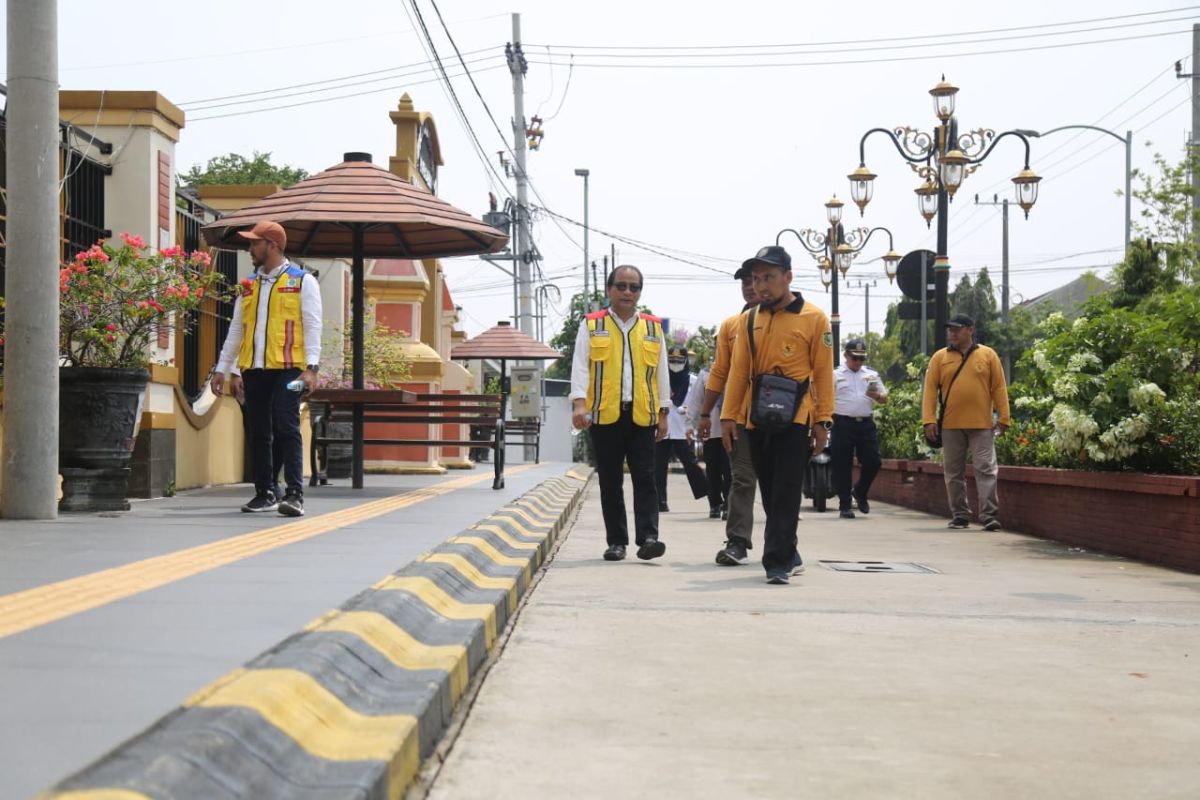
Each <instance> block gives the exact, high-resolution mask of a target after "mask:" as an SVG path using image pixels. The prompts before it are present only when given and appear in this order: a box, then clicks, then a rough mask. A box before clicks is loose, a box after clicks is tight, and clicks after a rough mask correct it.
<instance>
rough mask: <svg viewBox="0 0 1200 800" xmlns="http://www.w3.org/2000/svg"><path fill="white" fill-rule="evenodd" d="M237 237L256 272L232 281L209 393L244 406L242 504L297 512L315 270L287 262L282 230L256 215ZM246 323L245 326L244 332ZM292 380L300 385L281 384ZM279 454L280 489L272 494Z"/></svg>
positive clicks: (316, 293) (316, 312)
mask: <svg viewBox="0 0 1200 800" xmlns="http://www.w3.org/2000/svg"><path fill="white" fill-rule="evenodd" d="M238 235H239V236H241V237H243V238H245V239H248V240H249V241H250V260H251V262H252V263H253V264H254V267H255V272H254V274H253V275H251V276H250V277H249V278H243V279H242V280H241V281H240V282H239V286H240V288H241V296H240V297H239V298H238V299H237V300H236V301H235V302H234V306H233V319H232V320H231V321H230V324H229V334H228V335H227V336H226V338H225V345H224V347H222V348H221V357H220V359H219V360H218V361H217V369H216V374H214V375H213V378H212V390H213V393H214V394H216V395H217V396H218V397H220V396H221V395H222V394H224V390H225V373H226V372H229V373H232V374H231V376H230V378H229V391H230V393H231V394H232V395H233V396H234V398H235V399H236V400H237V401H238V402H239V403H242V405H243V410H244V411H245V414H246V418H247V423H248V426H249V433H250V448H251V449H250V452H251V460H252V462H253V466H254V489H255V495H254V498H253V499H252V500H250V502H248V503H246V504H245V505H243V506H242V511H247V512H253V511H276V510H278V511H279V513H280V514H283V515H285V516H289V517H299V516H303V515H304V441H303V439H302V437H301V435H300V400H301V399H302V398H304V397H307V396H308V395H309V394H310V393H311V392H312V390H313V389H315V388H316V387H317V372H318V370H319V369H320V362H321V289H320V286H319V285H318V284H317V279H316V276H315V275H312V274H310V273H307V272H305V271H304V270H303V269H301V268H300V267H297V266H296V265H294V264H292V263H290V262H289V261H288V260H287V258H286V257H285V256H284V254H283V252H284V250H285V249H286V248H287V233H286V232H285V231H284V230H283V227H282V226H281V225H279V224H278V223H275V222H270V221H267V220H263V221H262V222H259V223H257V224H256V225H255V226H254V227H253V228H252V229H250V230H249V231H242V232H241V233H239V234H238ZM247 329H248V330H249V333H247V332H246V331H247ZM296 380H299V381H301V382H302V383H303V388H302V389H301V390H300V391H293V390H291V389H289V388H288V384H289V383H292V382H293V381H296ZM280 461H282V467H283V474H284V480H285V481H286V483H287V491H286V493H285V494H284V495H283V497H282V498H280V496H279V485H278V479H279V467H280V463H279V462H280Z"/></svg>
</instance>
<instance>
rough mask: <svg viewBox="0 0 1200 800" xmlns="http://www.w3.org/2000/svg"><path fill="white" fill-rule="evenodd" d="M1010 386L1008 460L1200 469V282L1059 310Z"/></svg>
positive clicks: (1004, 450)
mask: <svg viewBox="0 0 1200 800" xmlns="http://www.w3.org/2000/svg"><path fill="white" fill-rule="evenodd" d="M1040 333H1041V338H1040V339H1039V340H1038V341H1037V343H1036V344H1035V345H1034V346H1033V347H1032V348H1030V350H1028V351H1027V352H1026V354H1025V356H1024V358H1023V359H1022V360H1021V367H1022V369H1021V372H1020V374H1021V375H1022V376H1023V377H1022V379H1021V380H1020V381H1019V382H1018V383H1016V384H1014V385H1013V386H1011V387H1010V401H1011V406H1012V416H1013V428H1012V430H1011V431H1010V433H1009V434H1008V435H1006V436H1003V437H1000V439H998V440H997V449H998V451H999V456H1000V460H1001V463H1006V464H1027V465H1037V466H1061V467H1071V468H1075V469H1119V470H1136V471H1143V472H1166V473H1176V474H1200V374H1198V367H1200V287H1197V286H1196V285H1193V284H1187V285H1185V286H1183V287H1180V288H1177V289H1175V290H1173V291H1171V292H1164V293H1160V294H1155V295H1152V296H1150V297H1149V298H1147V299H1145V300H1144V301H1142V302H1141V303H1140V304H1138V305H1136V306H1135V307H1133V308H1112V307H1111V306H1110V305H1108V300H1107V298H1106V297H1098V298H1095V299H1093V300H1092V301H1091V302H1090V303H1088V304H1087V306H1085V311H1084V313H1083V315H1082V316H1080V317H1079V318H1078V319H1076V320H1075V321H1074V322H1067V321H1066V320H1064V319H1063V318H1062V317H1061V315H1051V316H1050V317H1048V318H1047V319H1046V320H1045V322H1044V323H1043V324H1042V328H1041V332H1040Z"/></svg>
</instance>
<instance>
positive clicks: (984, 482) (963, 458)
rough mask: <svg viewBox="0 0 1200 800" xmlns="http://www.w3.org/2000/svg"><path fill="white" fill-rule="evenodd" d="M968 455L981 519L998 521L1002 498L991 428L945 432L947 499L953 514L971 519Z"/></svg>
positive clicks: (943, 433)
mask: <svg viewBox="0 0 1200 800" xmlns="http://www.w3.org/2000/svg"><path fill="white" fill-rule="evenodd" d="M968 452H970V454H971V463H972V464H973V465H974V467H975V490H976V492H977V494H978V498H977V499H978V503H979V519H980V521H981V522H983V523H985V524H986V523H988V522H991V521H992V520H994V519H996V514H998V513H999V511H1000V496H999V493H998V491H997V488H996V435H995V432H994V431H993V430H992V429H991V428H982V429H980V428H949V429H944V430H942V454H943V458H944V464H943V466H944V469H945V474H946V496H947V499H949V501H950V513H951V514H952V515H953V516H955V517H960V518H962V519H970V518H971V506H970V505H969V504H968V503H967V453H968Z"/></svg>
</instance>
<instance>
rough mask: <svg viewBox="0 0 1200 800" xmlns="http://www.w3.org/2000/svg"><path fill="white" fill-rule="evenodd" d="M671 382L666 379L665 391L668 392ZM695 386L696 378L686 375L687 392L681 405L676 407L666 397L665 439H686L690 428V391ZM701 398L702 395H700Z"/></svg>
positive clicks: (689, 374)
mask: <svg viewBox="0 0 1200 800" xmlns="http://www.w3.org/2000/svg"><path fill="white" fill-rule="evenodd" d="M670 384H671V380H670V378H669V377H668V378H667V389H668V391H669V390H670ZM696 385H697V382H696V376H695V375H692V374H691V373H688V390H687V394H686V395H685V396H684V400H683V405H682V406H677V405H675V403H674V402H672V401H671V397H670V395H667V438H668V439H687V434H688V430H689V429H690V428H691V427H692V426H691V425H689V424H688V419H689V418H690V417H691V407H690V404H691V396H692V389H694V388H695V387H696ZM701 396H703V395H701Z"/></svg>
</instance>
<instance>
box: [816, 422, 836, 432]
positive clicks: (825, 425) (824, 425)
mask: <svg viewBox="0 0 1200 800" xmlns="http://www.w3.org/2000/svg"><path fill="white" fill-rule="evenodd" d="M817 424H818V425H820V426H821V427H822V428H824V429H825V430H827V431H831V430H833V423H832V422H831V421H829V420H825V421H823V422H818V423H817Z"/></svg>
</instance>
